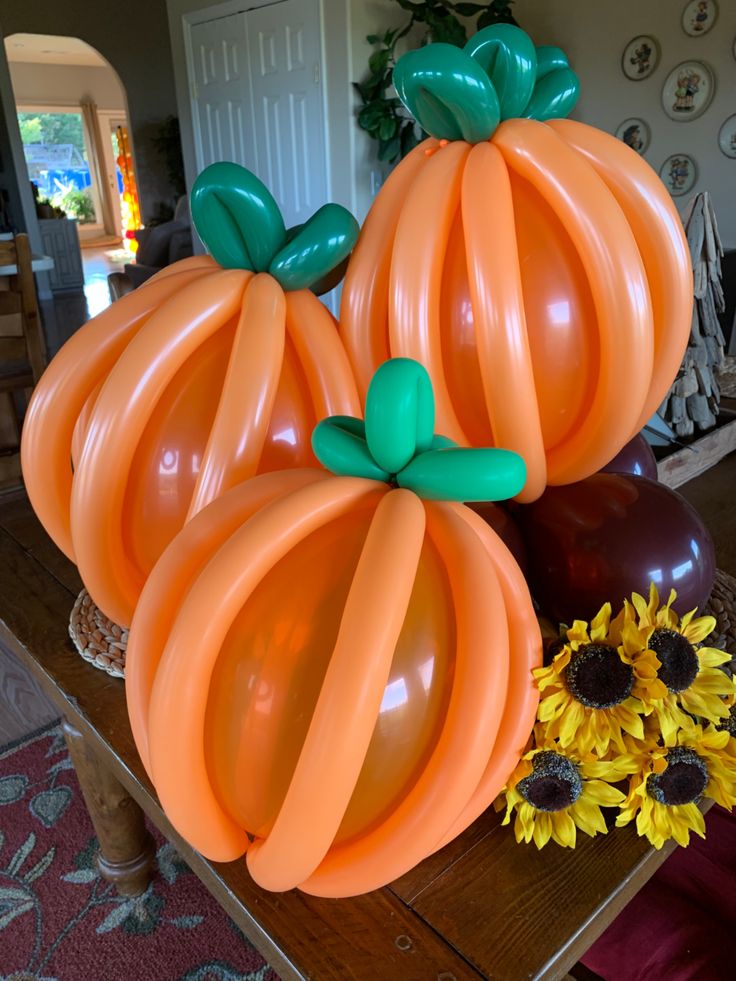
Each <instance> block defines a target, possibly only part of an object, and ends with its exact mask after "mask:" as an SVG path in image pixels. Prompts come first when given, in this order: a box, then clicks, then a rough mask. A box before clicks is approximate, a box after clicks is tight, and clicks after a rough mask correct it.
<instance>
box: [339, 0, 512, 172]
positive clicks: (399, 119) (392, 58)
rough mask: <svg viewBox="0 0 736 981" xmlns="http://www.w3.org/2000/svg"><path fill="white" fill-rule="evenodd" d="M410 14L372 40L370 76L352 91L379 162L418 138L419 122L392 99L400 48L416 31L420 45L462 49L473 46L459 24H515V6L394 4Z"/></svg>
mask: <svg viewBox="0 0 736 981" xmlns="http://www.w3.org/2000/svg"><path fill="white" fill-rule="evenodd" d="M395 2H396V3H397V4H398V5H399V7H401V9H402V10H406V11H407V13H408V14H409V20H408V21H407V22H406V23H405V24H404V25H403V26H402V27H397V28H396V29H395V30H393V31H385V32H384V33H383V34H369V35H368V37H367V38H366V40H367V41H368V43H369V44H373V45H378V47H377V48H376V50H375V51H374V52H373V53H372V54H371V56H370V59H369V60H368V71H369V75H368V77H367V78H366V79H364V80H363V81H362V82H354V83H353V87H354V88H355V90H356V92H357V93H358V95H359V96H360V100H361V107H360V109H359V111H358V125H359V126H360V128H361V129H363V130H365V132H366V133H368V135H369V136H371V137H372V138H373V139H374V140H376V141H377V142H378V159H379V160H381V161H383V162H385V163H393V162H394V161H396V160H397V159H399V158H400V157H405V156H406V154H407V153H408V152H409V151H410V150H411V149H412V148H413V147H415V146H416V144H417V143H418V142H419V136H418V134H417V129H416V125H415V123H414V121H413V120H412V119H409V118H408V116H406V115H405V114H404V108H403V106H402V104H401V102H400V100H399V99H398V98H396V96H391V95H389V90H390V88H391V84H392V76H393V69H394V65H395V64H396V47H397V45H398V43H399V41H401V39H402V38H404V37H406V35H407V34H408V33H409V32H410V31H411V29H412V28H413V27H414V26H415V25H417V24H421V25H424V27H425V32H424V36H423V38H422V41H421V43H422V44H426V43H427V42H430V41H443V42H444V43H446V44H454V45H456V46H457V47H462V46H463V45H464V44H465V42H466V41H467V40H468V33H467V30H466V27H465V24H464V23H463V22H462V21H461V20H460V18H466V19H467V18H473V17H477V20H476V23H475V28H476V30H480V29H481V28H483V27H488V25H489V24H499V23H506V24H515V23H516V21H515V20H514V17H513V14H512V12H511V7H512V5H513V3H514V0H490V2H489V3H462V2H454V0H416V2H415V0H395Z"/></svg>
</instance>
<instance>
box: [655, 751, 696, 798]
mask: <svg viewBox="0 0 736 981" xmlns="http://www.w3.org/2000/svg"><path fill="white" fill-rule="evenodd" d="M707 786H708V767H707V766H706V765H705V763H704V762H703V760H702V759H701V758H700V757H699V756H698V754H697V753H696V752H694V750H692V749H685V748H684V747H683V746H678V747H677V748H676V749H671V750H670V751H669V753H668V754H667V769H666V770H664V771H663V772H662V773H652V774H650V775H649V777H647V793H648V794H649V796H650V797H653V798H654V799H655V800H656V801H657V803H659V804H668V805H670V806H674V805H677V804H691V803H692V802H693V801H696V800H698V798H699V797H701V795H702V793H703V791H704V790H705V788H706V787H707Z"/></svg>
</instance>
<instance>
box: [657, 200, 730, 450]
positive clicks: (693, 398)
mask: <svg viewBox="0 0 736 981" xmlns="http://www.w3.org/2000/svg"><path fill="white" fill-rule="evenodd" d="M685 232H686V234H687V241H688V245H689V247H690V255H691V256H692V263H693V277H694V294H695V303H694V304H693V320H692V328H691V332H690V340H689V342H688V346H687V350H686V351H685V357H684V359H683V362H682V366H681V368H680V371H679V372H678V375H677V378H676V379H675V382H674V384H673V385H672V388H671V389H670V390H669V392H668V394H667V397H666V398H665V400H664V402H663V403H662V405H661V406H660V408H659V414H660V415H661V416H662V418H663V419H664V420H665V422H668V423H669V424H670V426H672V428H673V429H674V431H675V433H676V434H677V436H691V435H693V433H694V432H695V427H696V426H697V428H698V429H699V430H706V429H711V428H712V427H713V426H715V424H716V416H717V415H718V408H719V402H720V399H721V392H720V386H719V380H718V369H719V367H720V366H721V365H722V364H723V362H724V352H723V349H724V344H725V341H724V337H723V333H722V332H721V325H720V324H719V322H718V313H719V312H722V311H723V310H724V309H725V303H724V298H723V287H722V286H721V256H722V255H723V247H722V245H721V239H720V237H719V235H718V223H717V222H716V216H715V212H714V211H713V204H712V202H711V198H710V194H709V193H708V192H707V191H703V192H702V193H700V194H697V195H696V196H695V197H694V198H693V199H692V201H691V202H690V204H689V205H688V209H687V213H686V215H685Z"/></svg>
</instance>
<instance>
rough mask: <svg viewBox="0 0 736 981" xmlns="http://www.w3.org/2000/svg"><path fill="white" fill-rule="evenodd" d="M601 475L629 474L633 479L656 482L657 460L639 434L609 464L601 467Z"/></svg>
mask: <svg viewBox="0 0 736 981" xmlns="http://www.w3.org/2000/svg"><path fill="white" fill-rule="evenodd" d="M601 473H630V474H633V475H634V476H635V477H649V479H650V480H656V479H657V460H656V458H655V456H654V451H653V450H652V448H651V446H650V445H649V443H647V441H646V440H645V439H644V437H643V436H642V435H641V433H639V434H638V435H636V436H634V438H633V439H630V440H629V442H628V443H627V444H626V446H624V448H623V449H622V450H621V451H620V452H618V453H617V454H616V456H615V457H614V458H613V459H612V460H611V462H610V463H607V464H606V465H605V467H601Z"/></svg>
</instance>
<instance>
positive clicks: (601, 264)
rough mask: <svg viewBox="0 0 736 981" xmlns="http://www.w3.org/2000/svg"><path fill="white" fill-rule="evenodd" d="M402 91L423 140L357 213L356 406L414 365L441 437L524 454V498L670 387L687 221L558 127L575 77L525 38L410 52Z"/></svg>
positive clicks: (566, 123) (650, 177)
mask: <svg viewBox="0 0 736 981" xmlns="http://www.w3.org/2000/svg"><path fill="white" fill-rule="evenodd" d="M394 81H395V84H396V88H397V91H398V93H399V95H400V97H401V98H402V99H403V101H404V102H405V104H406V105H407V107H408V108H409V109H410V110H411V112H412V113H413V114H414V116H415V117H416V118H417V120H418V121H419V122H420V123H421V124H422V126H423V127H424V129H425V130H427V131H428V132H429V133H431V134H433V138H430V139H428V140H426V141H425V142H423V143H422V144H420V145H419V146H418V147H417V148H416V149H414V150H413V151H412V152H411V153H410V154H409V155H408V156H407V157H406V158H405V159H404V160H403V162H402V163H400V164H399V166H398V167H397V168H396V169H395V170H394V172H393V173H392V174H391V176H390V177H389V179H388V180H387V181H386V183H385V184H384V186H383V187H382V188H381V191H380V193H379V194H378V197H377V199H376V201H375V202H374V204H373V206H372V208H371V210H370V212H369V214H368V217H367V219H366V222H365V225H364V228H363V230H362V232H361V236H360V239H359V241H358V245H357V247H356V249H355V252H354V253H353V257H352V260H351V263H350V267H349V270H348V274H347V276H346V280H345V284H344V288H343V304H342V311H341V328H342V336H343V338H344V340H345V343H346V346H347V348H348V352H349V354H350V358H351V361H352V363H353V366H354V368H355V371H356V375H357V378H358V382H359V386H360V388H361V390H362V392H365V390H366V387H367V385H368V381H369V380H370V377H371V374H372V372H373V371H374V370H375V368H376V366H377V365H378V364H380V363H381V362H382V361H384V360H385V359H386V358H387V357H389V356H396V355H402V356H407V357H412V358H416V359H417V360H418V361H420V362H421V363H422V364H424V365H425V367H426V368H427V369H428V370H429V373H430V375H431V378H432V383H433V385H434V389H435V396H436V399H437V416H438V429H439V430H440V431H441V432H443V433H445V434H447V435H448V436H450V437H452V438H453V439H455V440H457V441H458V442H459V443H462V444H469V445H480V446H485V445H498V446H506V447H509V448H511V449H513V450H515V451H516V452H518V453H520V454H521V455H522V456H523V457H524V459H525V461H526V463H527V467H528V471H529V478H528V481H527V484H526V486H525V488H524V491H523V492H522V494H521V495H520V496H519V500H521V501H531V500H534V499H536V498H537V497H539V495H540V494H541V493H542V491H543V490H544V487H545V485H546V484H564V483H571V482H574V481H578V480H582V479H583V478H584V477H587V476H588V475H590V474H591V473H593V472H594V471H596V470H598V469H599V468H600V467H601V466H603V465H605V464H606V463H607V462H608V461H609V460H610V459H612V458H613V457H614V456H615V455H616V453H618V451H619V450H620V449H621V447H622V446H623V445H624V444H625V443H626V442H627V441H628V440H629V439H630V438H631V437H632V436H633V435H634V434H635V433H636V432H637V431H638V430H639V429H640V428H641V427H642V425H643V424H644V423H645V422H646V421H647V419H648V418H649V417H650V416H651V415H652V414H653V413H654V412H655V410H656V409H657V407H658V405H659V404H660V402H661V401H662V399H663V397H664V395H665V393H666V391H667V389H668V388H669V386H670V384H671V383H672V380H673V379H674V377H675V375H676V373H677V370H678V368H679V365H680V362H681V359H682V355H683V353H684V349H685V346H686V343H687V336H688V332H689V327H690V317H691V308H692V276H691V271H690V261H689V256H688V251H687V246H686V242H685V238H684V234H683V230H682V226H681V223H680V219H679V217H678V214H677V211H676V210H675V207H674V205H673V203H672V201H671V199H670V196H669V194H668V193H667V190H666V189H665V187H664V185H663V184H662V183H661V181H660V180H659V178H658V177H657V175H656V174H655V173H654V171H653V170H652V169H651V168H650V167H649V165H648V164H647V163H646V162H645V161H644V160H642V159H641V158H640V157H639V156H638V154H636V153H635V152H634V151H633V150H631V149H630V148H629V147H627V146H625V145H624V144H623V143H622V142H620V141H619V140H616V139H614V138H613V137H612V136H609V135H608V134H606V133H603V132H601V131H600V130H597V129H595V128H593V127H591V126H587V125H584V124H582V123H578V122H573V121H571V120H567V119H563V118H555V117H561V116H565V115H566V114H567V113H568V112H569V110H570V109H571V108H572V106H573V105H574V103H575V101H576V98H577V93H578V83H577V78H576V77H575V75H574V74H573V73H572V71H571V70H570V68H569V67H568V65H567V59H566V58H565V56H564V54H563V53H562V52H561V51H560V50H559V49H557V48H549V47H540V48H536V49H535V47H534V45H533V44H532V42H531V40H530V39H529V38H528V37H527V35H526V34H524V32H523V31H521V30H520V29H519V28H516V27H513V26H511V25H508V24H502V25H495V26H493V27H488V28H486V29H484V30H482V31H480V32H479V33H478V34H477V35H475V36H474V37H473V38H471V40H470V41H469V42H468V44H467V46H466V48H465V50H460V49H458V48H453V47H451V46H449V45H445V44H434V45H428V46H427V47H425V48H422V49H420V50H419V51H412V52H409V53H407V54H406V55H404V57H403V58H401V59H400V60H399V62H398V64H397V66H396V69H395V72H394ZM522 117H526V118H522ZM499 123H500V124H499ZM434 137H438V138H439V139H437V138H434Z"/></svg>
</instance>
